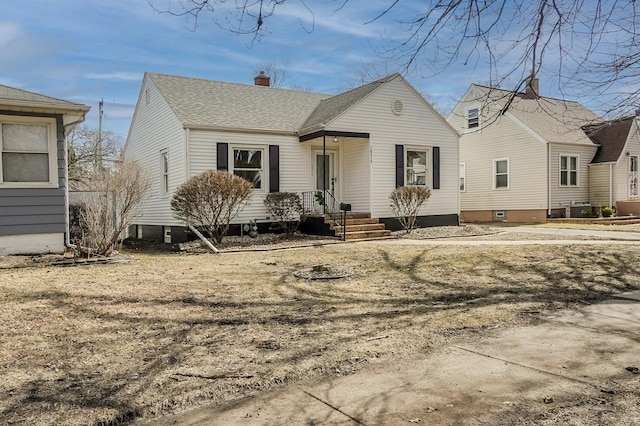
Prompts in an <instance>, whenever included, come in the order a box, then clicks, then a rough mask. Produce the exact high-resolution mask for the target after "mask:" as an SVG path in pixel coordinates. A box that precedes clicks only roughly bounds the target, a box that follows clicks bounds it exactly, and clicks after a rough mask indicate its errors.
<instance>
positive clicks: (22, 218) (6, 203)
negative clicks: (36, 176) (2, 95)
mask: <svg viewBox="0 0 640 426" xmlns="http://www.w3.org/2000/svg"><path fill="white" fill-rule="evenodd" d="M0 115H20V116H29V117H54V118H55V119H56V135H57V146H58V150H57V156H58V188H38V189H36V188H34V189H30V188H7V189H3V188H0V235H20V234H41V233H57V232H65V211H64V209H65V203H64V196H65V185H66V182H65V163H64V158H65V157H64V146H65V143H64V138H65V135H64V126H63V122H62V116H61V115H46V114H30V113H16V112H13V111H2V110H0Z"/></svg>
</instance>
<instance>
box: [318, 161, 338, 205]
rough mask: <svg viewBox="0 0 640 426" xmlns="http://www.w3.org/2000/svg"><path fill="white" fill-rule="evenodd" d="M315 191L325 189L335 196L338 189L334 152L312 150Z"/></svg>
mask: <svg viewBox="0 0 640 426" xmlns="http://www.w3.org/2000/svg"><path fill="white" fill-rule="evenodd" d="M314 168H315V182H316V184H315V185H316V188H315V189H316V191H323V190H326V191H328V192H330V193H331V194H332V195H334V196H335V194H336V192H337V190H338V178H337V176H336V152H335V151H325V152H324V153H323V152H322V150H316V151H315V152H314Z"/></svg>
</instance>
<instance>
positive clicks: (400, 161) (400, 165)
mask: <svg viewBox="0 0 640 426" xmlns="http://www.w3.org/2000/svg"><path fill="white" fill-rule="evenodd" d="M401 186H404V145H396V188H399V187H401Z"/></svg>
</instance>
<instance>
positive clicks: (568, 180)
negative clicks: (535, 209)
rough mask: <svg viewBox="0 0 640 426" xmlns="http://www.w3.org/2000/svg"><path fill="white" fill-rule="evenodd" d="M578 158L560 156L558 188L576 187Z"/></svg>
mask: <svg viewBox="0 0 640 426" xmlns="http://www.w3.org/2000/svg"><path fill="white" fill-rule="evenodd" d="M578 163H579V162H578V157H577V156H573V155H561V156H560V186H578Z"/></svg>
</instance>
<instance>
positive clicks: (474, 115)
mask: <svg viewBox="0 0 640 426" xmlns="http://www.w3.org/2000/svg"><path fill="white" fill-rule="evenodd" d="M479 126H480V108H478V107H473V108H469V109H467V129H475V128H477V127H479Z"/></svg>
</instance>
